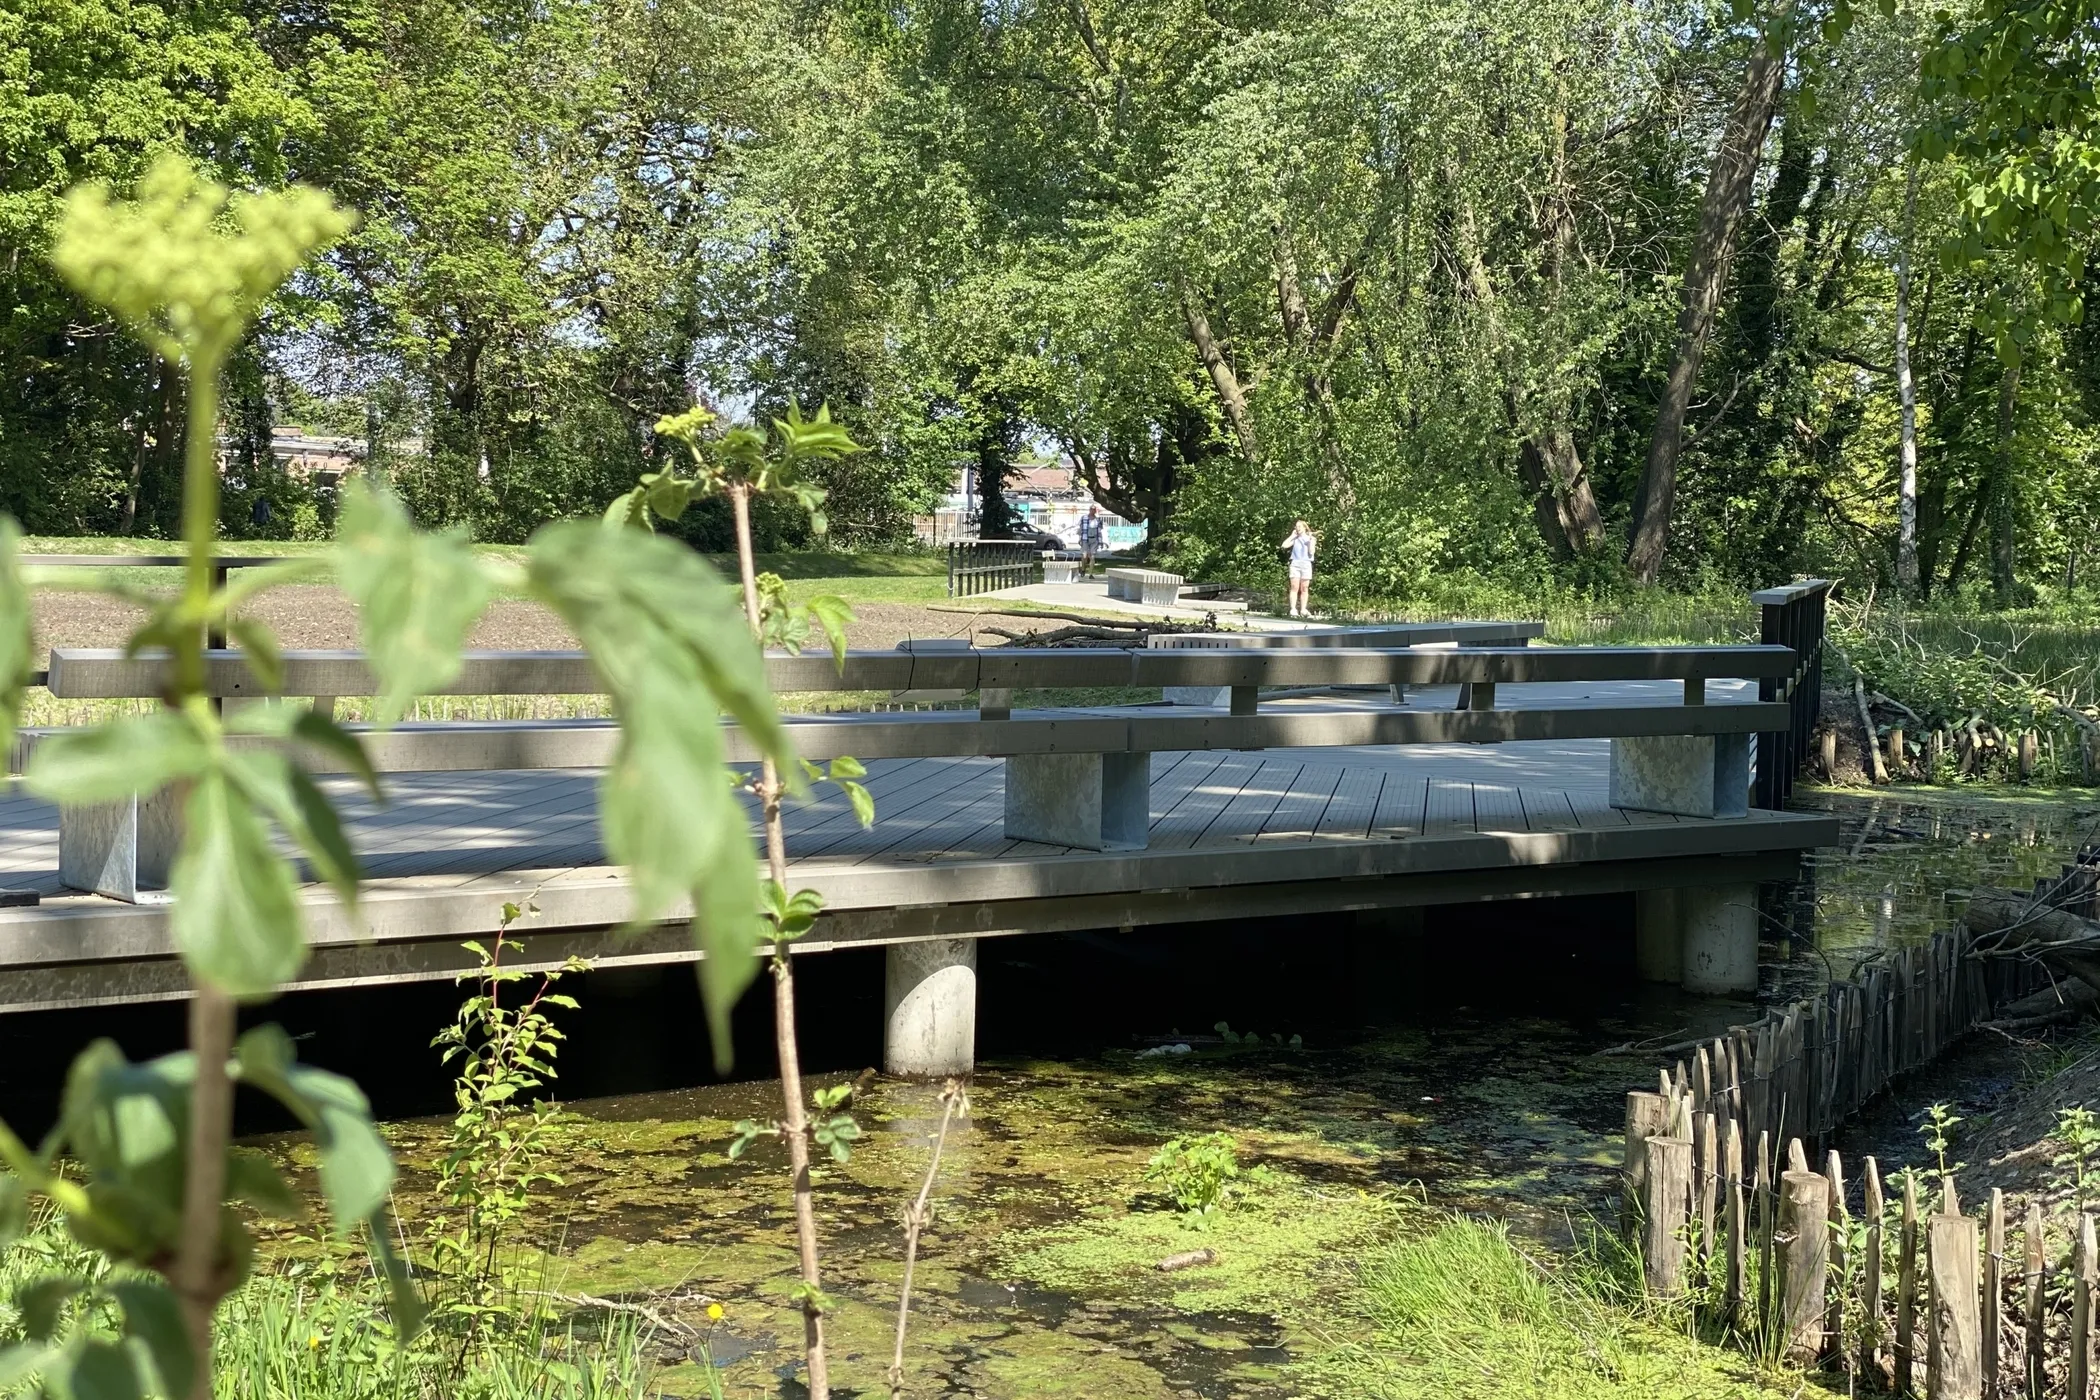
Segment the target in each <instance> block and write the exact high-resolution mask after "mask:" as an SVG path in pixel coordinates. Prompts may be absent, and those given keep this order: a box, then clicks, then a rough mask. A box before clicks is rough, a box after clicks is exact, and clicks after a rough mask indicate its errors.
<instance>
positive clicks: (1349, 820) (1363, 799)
mask: <svg viewBox="0 0 2100 1400" xmlns="http://www.w3.org/2000/svg"><path fill="white" fill-rule="evenodd" d="M1386 782H1387V775H1386V774H1385V773H1384V772H1382V771H1380V770H1379V769H1376V768H1344V769H1343V770H1342V780H1341V781H1340V782H1339V783H1336V784H1335V788H1334V795H1333V796H1332V797H1331V798H1329V799H1328V802H1327V810H1326V811H1324V812H1322V813H1321V814H1320V825H1319V827H1318V828H1317V829H1316V830H1315V831H1314V832H1313V835H1314V836H1316V837H1318V836H1336V837H1361V836H1366V835H1368V834H1369V833H1370V830H1371V819H1372V818H1373V817H1375V816H1376V815H1377V814H1378V795H1379V793H1380V792H1381V791H1383V789H1384V788H1385V785H1386Z"/></svg>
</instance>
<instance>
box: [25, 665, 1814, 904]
mask: <svg viewBox="0 0 2100 1400" xmlns="http://www.w3.org/2000/svg"><path fill="white" fill-rule="evenodd" d="M166 665H167V662H166V660H165V658H163V657H155V656H151V655H148V656H143V657H137V658H126V657H125V656H124V654H123V653H122V652H121V651H116V650H83V649H61V650H55V651H53V652H52V653H51V660H50V667H49V670H48V671H47V673H46V682H47V684H48V685H49V687H50V689H51V692H52V694H53V695H54V696H57V697H60V698H67V699H89V698H119V697H151V696H155V695H158V694H160V693H161V692H162V688H163V680H164V678H163V672H164V670H165V667H166ZM1793 665H1794V653H1793V651H1792V650H1791V649H1790V648H1786V647H1569V648H1551V649H1539V650H1534V649H1530V648H1527V647H1522V646H1512V647H1481V648H1471V649H1464V650H1458V649H1450V650H1442V649H1425V648H1421V647H1389V648H1343V647H1324V646H1303V647H1277V648H1265V647H1224V648H1210V649H1195V648H1186V649H1161V650H1142V651H1130V650H1123V649H1112V648H1102V649H1084V650H1081V649H1073V650H1061V649H1060V650H1031V649H1023V648H997V649H990V650H971V649H968V648H964V647H956V646H954V645H953V644H952V643H951V644H948V645H938V644H934V645H926V644H919V645H914V646H912V647H911V648H910V649H908V650H898V651H889V652H852V653H849V654H848V656H847V659H846V664H845V666H844V667H843V668H840V667H837V666H835V665H834V663H833V661H832V658H831V657H830V656H828V655H811V656H786V655H773V656H769V657H768V658H767V659H766V668H767V679H768V681H769V683H770V684H771V685H772V687H773V689H774V690H775V691H778V692H794V691H836V690H890V691H913V690H918V691H925V690H952V691H959V692H963V693H968V692H972V691H974V692H976V693H977V695H978V703H979V708H978V710H977V711H976V712H974V713H972V712H969V711H946V712H932V713H923V714H914V715H887V714H885V715H851V716H848V715H811V716H790V717H789V718H788V720H787V728H788V732H789V735H790V737H791V739H792V741H793V743H794V745H795V747H796V750H797V751H798V752H799V753H801V754H802V755H803V756H804V757H806V758H810V759H828V758H835V757H838V756H840V755H843V754H852V755H853V756H855V757H857V758H862V759H869V758H922V757H995V758H1002V759H1004V760H1005V761H1006V799H1005V829H1006V833H1007V835H1008V836H1009V837H1012V838H1014V839H1020V840H1033V841H1042V842H1046V843H1049V844H1053V845H1060V846H1070V847H1075V848H1080V849H1088V850H1117V849H1137V848H1142V847H1143V846H1144V844H1145V840H1146V825H1147V821H1148V818H1149V791H1150V774H1151V755H1153V754H1154V753H1175V752H1183V751H1190V750H1204V749H1232V750H1259V749H1268V748H1325V747H1353V746H1360V745H1383V744H1425V743H1472V744H1493V743H1507V742H1517V741H1524V740H1535V739H1610V740H1612V741H1613V742H1612V764H1611V785H1612V801H1613V803H1614V804H1615V805H1619V806H1624V807H1631V808H1636V809H1641V810H1650V811H1663V812H1672V813H1676V814H1679V815H1687V816H1706V817H1726V816H1740V815H1743V814H1744V813H1745V811H1746V810H1747V792H1748V784H1749V755H1750V736H1751V735H1752V734H1756V733H1769V732H1773V731H1774V730H1777V729H1783V728H1784V727H1785V724H1786V721H1787V706H1786V705H1785V704H1783V703H1779V702H1760V703H1752V704H1727V705H1713V706H1708V705H1706V704H1705V682H1706V680H1707V679H1710V678H1749V679H1762V678H1766V677H1770V676H1783V675H1787V674H1789V672H1790V668H1791V667H1792V666H1793ZM1597 680H1674V681H1681V682H1682V683H1683V685H1684V695H1683V703H1682V704H1616V705H1610V704H1607V705H1572V706H1560V707H1537V708H1497V707H1496V704H1495V699H1496V687H1497V686H1498V685H1500V684H1508V683H1521V682H1526V681H1597ZM1452 682H1459V683H1462V684H1464V685H1465V686H1466V687H1467V702H1466V704H1465V706H1464V707H1463V708H1460V709H1456V710H1444V711H1410V710H1351V711H1344V712H1326V713H1295V714H1291V713H1270V714H1262V713H1259V699H1260V688H1261V687H1262V686H1264V685H1271V686H1292V685H1301V686H1302V685H1338V684H1343V685H1345V684H1356V685H1366V684H1369V685H1391V684H1418V685H1420V684H1431V685H1433V684H1449V683H1452ZM1173 685H1187V686H1201V687H1207V688H1216V689H1222V690H1224V691H1225V692H1226V693H1227V696H1228V699H1229V709H1228V712H1227V713H1223V714H1219V713H1215V712H1213V713H1208V714H1193V713H1176V712H1174V711H1172V710H1165V711H1160V710H1145V709H1142V708H1133V709H1128V710H1119V711H1115V712H1113V713H1103V712H1101V711H1100V710H1094V711H1091V712H1080V713H1070V712H1059V711H1039V712H1035V713H1026V714H1022V715H1018V716H1017V715H1015V714H1014V713H1013V711H1012V695H1013V691H1014V690H1015V689H1017V688H1021V687H1029V688H1049V687H1084V688H1095V687H1113V688H1122V687H1144V688H1149V687H1153V686H1160V687H1166V686H1173ZM601 689H602V687H601V685H600V683H599V681H598V679H597V675H596V672H595V670H594V669H593V667H592V665H591V662H590V659H589V658H588V657H587V656H585V655H583V654H582V653H580V652H471V653H468V655H467V656H466V658H465V660H464V664H463V665H462V668H461V671H460V675H459V677H458V678H457V679H456V680H454V681H453V683H452V684H451V685H449V686H446V687H445V688H444V693H447V694H455V695H563V694H591V693H596V692H598V691H600V690H601ZM206 690H207V691H208V692H209V693H211V694H213V695H216V696H219V697H222V698H226V699H233V698H240V697H253V698H262V697H264V696H265V692H264V691H263V689H262V687H261V685H260V684H259V683H258V682H257V681H256V679H255V677H254V675H253V673H251V672H250V671H249V670H248V668H247V666H246V665H245V663H244V662H243V660H242V658H241V656H240V654H239V653H238V652H232V651H223V650H221V651H213V652H211V653H209V654H208V655H207V658H206ZM376 690H377V685H376V682H375V679H374V677H373V676H372V674H371V672H370V670H369V668H367V667H366V665H365V663H364V660H363V658H362V657H361V656H360V655H359V654H358V653H355V652H296V651H295V652H288V653H286V654H285V656H284V684H283V686H282V688H281V690H280V691H278V692H277V694H278V695H279V696H282V697H287V698H307V699H312V700H314V702H315V703H316V704H321V703H324V702H329V703H332V702H330V700H329V698H330V697H337V696H345V695H370V694H373V693H375V692H376ZM362 735H363V738H364V742H365V746H366V750H367V752H368V754H369V756H370V758H371V761H372V763H373V766H374V767H376V768H377V769H379V770H380V771H382V772H447V771H480V770H492V771H505V770H517V769H595V768H602V767H603V766H605V764H606V763H607V762H609V761H610V759H611V757H612V754H613V751H614V747H615V745H616V743H617V741H618V729H617V727H616V726H615V725H613V724H612V723H611V722H609V721H603V720H572V721H562V720H524V721H474V722H469V721H450V722H436V723H417V724H402V725H397V726H394V727H393V728H391V729H387V730H373V729H363V730H362ZM40 737H41V735H40V734H39V733H37V732H34V731H32V732H28V733H25V734H24V735H23V736H22V737H21V740H20V742H19V743H18V745H17V749H16V752H15V755H14V764H15V769H16V771H20V770H21V767H22V766H23V764H24V763H26V761H27V758H28V756H29V754H30V752H31V751H33V749H34V747H35V744H36V743H37V742H38V741H39V739H40ZM234 742H236V743H240V742H253V741H247V740H239V739H236V740H235V741H234ZM723 747H724V752H725V757H726V758H727V759H728V761H730V762H755V761H756V760H757V758H758V756H759V755H758V753H757V751H756V749H755V748H754V747H753V746H752V745H751V743H750V742H749V741H748V740H747V739H746V738H745V736H744V735H743V734H742V733H741V732H740V731H738V730H737V729H735V728H734V727H733V726H725V729H724V733H723ZM308 761H309V764H310V766H311V767H312V768H313V769H314V771H317V772H335V771H342V766H341V764H340V762H339V761H336V760H331V759H329V758H328V757H327V756H325V755H321V754H310V755H308ZM178 840H179V824H178V822H177V820H176V817H175V812H174V807H173V801H172V797H171V795H170V794H168V793H166V792H165V791H164V792H162V793H160V794H156V795H154V796H152V797H149V798H147V799H145V800H143V801H141V800H139V799H133V800H131V801H129V802H126V803H115V804H106V805H102V806H97V807H92V808H69V809H66V810H65V811H62V812H61V814H60V837H59V842H60V856H59V861H60V868H61V878H63V879H64V880H65V881H66V883H68V884H70V885H73V886H74V887H75V888H81V889H89V890H94V891H97V892H100V893H104V894H110V895H114V896H116V897H118V898H124V899H133V900H136V899H139V898H140V897H141V896H142V894H143V895H146V896H147V897H150V891H151V890H153V889H154V888H156V887H164V886H165V883H166V874H167V866H168V863H169V861H170V860H171V859H172V857H173V854H174V848H175V845H176V843H177V841H178Z"/></svg>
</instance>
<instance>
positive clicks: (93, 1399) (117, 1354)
mask: <svg viewBox="0 0 2100 1400" xmlns="http://www.w3.org/2000/svg"><path fill="white" fill-rule="evenodd" d="M62 1375H63V1385H64V1388H65V1394H66V1396H67V1400H139V1397H140V1395H141V1391H140V1388H139V1373H138V1368H137V1367H136V1366H134V1365H132V1364H131V1355H130V1353H128V1352H126V1351H125V1350H124V1348H123V1347H121V1346H118V1345H117V1344H116V1343H115V1342H104V1341H93V1340H90V1341H82V1342H76V1343H75V1344H74V1345H73V1346H72V1347H70V1348H68V1349H67V1356H66V1360H65V1363H64V1370H63V1372H62Z"/></svg>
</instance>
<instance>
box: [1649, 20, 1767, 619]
mask: <svg viewBox="0 0 2100 1400" xmlns="http://www.w3.org/2000/svg"><path fill="white" fill-rule="evenodd" d="M1788 30H1789V25H1788V22H1787V21H1786V20H1784V19H1780V20H1776V21H1773V22H1768V23H1767V24H1765V25H1763V26H1761V27H1760V30H1759V32H1758V34H1757V35H1756V36H1755V38H1753V39H1752V40H1751V43H1750V53H1749V57H1748V58H1747V59H1746V60H1745V62H1744V64H1743V80H1742V86H1741V87H1740V88H1739V89H1738V90H1737V92H1736V98H1735V106H1734V108H1733V109H1732V110H1731V111H1730V113H1729V115H1728V124H1727V126H1726V127H1725V128H1724V129H1723V131H1722V135H1721V141H1720V145H1719V146H1718V147H1717V148H1716V150H1715V152H1714V159H1713V164H1712V165H1711V166H1710V167H1709V168H1708V170H1707V175H1706V194H1705V196H1704V198H1702V199H1701V201H1700V204H1699V222H1698V226H1697V228H1696V230H1695V231H1694V234H1693V238H1692V251H1691V257H1690V259H1689V261H1688V262H1687V264H1686V267H1685V272H1684V290H1683V294H1682V300H1681V305H1680V308H1679V310H1678V313H1677V341H1676V345H1675V347H1674V348H1673V349H1672V351H1671V353H1670V365H1669V372H1668V374H1667V375H1666V376H1665V378H1664V380H1663V392H1662V400H1661V402H1660V403H1658V404H1657V405H1656V409H1655V427H1654V429H1653V430H1652V431H1651V432H1650V434H1649V437H1648V458H1647V462H1646V464H1645V465H1644V466H1643V467H1642V469H1641V479H1640V487H1639V490H1638V491H1637V493H1636V494H1635V496H1634V502H1633V524H1632V529H1631V532H1630V534H1629V536H1628V539H1627V546H1626V565H1627V568H1628V569H1630V570H1631V571H1632V573H1633V575H1634V577H1635V578H1637V579H1639V580H1640V581H1641V582H1642V583H1651V584H1652V583H1654V582H1655V578H1656V575H1657V574H1658V573H1659V572H1660V571H1661V569H1662V563H1663V553H1664V550H1665V548H1666V547H1667V546H1668V543H1669V537H1670V517H1671V514H1672V513H1673V511H1674V510H1675V508H1676V504H1677V455H1678V453H1679V452H1680V451H1681V450H1682V448H1683V446H1684V420H1685V412H1686V410H1687V409H1688V408H1689V407H1690V405H1691V399H1692V388H1693V386H1694V384H1696V383H1697V382H1698V378H1699V359H1700V356H1701V355H1702V354H1703V353H1704V352H1705V349H1706V338H1707V335H1708V333H1709V332H1710V331H1711V330H1712V329H1713V323H1714V317H1715V315H1716V314H1717V313H1718V311H1719V310H1720V306H1721V294H1722V291H1723V290H1724V288H1725V287H1726V286H1727V281H1728V263H1729V259H1730V257H1731V256H1732V255H1733V254H1734V252H1735V238H1736V226H1737V225H1738V224H1739V223H1741V222H1742V218H1743V214H1744V211H1745V210H1746V209H1747V208H1748V207H1749V203H1750V192H1751V187H1752V185H1753V183H1754V182H1755V180H1756V178H1757V167H1758V164H1759V162H1760V160H1761V159H1762V157H1763V153H1764V146H1765V136H1766V133H1768V132H1769V131H1770V130H1771V127H1772V118H1773V116H1774V115H1775V114H1776V113H1777V112H1778V110H1779V95H1780V90H1781V88H1782V86H1783V84H1784V83H1785V80H1786V58H1787V55H1786V35H1787V33H1788Z"/></svg>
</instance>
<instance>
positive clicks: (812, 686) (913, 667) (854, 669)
mask: <svg viewBox="0 0 2100 1400" xmlns="http://www.w3.org/2000/svg"><path fill="white" fill-rule="evenodd" d="M167 665H168V660H167V658H166V656H165V655H162V654H154V653H148V654H146V655H143V656H138V657H127V656H126V655H125V654H124V652H123V651H122V650H120V649H117V648H84V647H62V648H54V649H53V650H52V652H51V663H50V669H49V671H48V673H47V677H46V680H47V684H48V685H49V686H50V689H51V693H52V694H53V695H54V696H57V697H59V698H61V699H73V700H85V699H119V698H125V697H151V696H157V695H159V694H161V693H162V691H163V690H164V689H165V686H166V668H167ZM765 666H766V679H767V682H768V684H769V685H771V687H772V688H773V689H774V690H775V691H779V692H796V691H841V690H960V691H982V690H1014V689H1022V688H1026V689H1051V688H1059V687H1142V688H1150V687H1154V686H1161V687H1163V686H1198V687H1201V686H1214V687H1226V688H1253V687H1259V686H1303V685H1454V684H1455V685H1471V686H1475V687H1492V686H1494V685H1497V684H1525V683H1536V682H1553V681H1560V682H1570V681H1576V682H1579V681H1629V680H1662V681H1684V682H1688V683H1698V682H1703V681H1707V680H1726V679H1743V680H1757V681H1760V682H1761V683H1763V684H1764V685H1768V686H1769V685H1775V684H1777V683H1778V682H1780V681H1781V680H1783V679H1785V678H1789V677H1792V676H1793V675H1795V674H1796V673H1797V672H1798V670H1799V666H1798V664H1797V658H1796V654H1795V653H1794V652H1793V651H1792V650H1791V649H1789V648H1787V647H1783V646H1685V647H1522V646H1514V647H1466V648H1452V649H1443V648H1435V649H1430V648H1410V647H1386V648H1371V647H1357V648H1342V647H1334V648H1327V647H1306V648H1279V649H1275V650H1269V649H1264V648H1233V649H1229V650H1217V651H1197V650H1189V651H1181V650H1124V649H1121V648H1114V647H1104V648H1058V649H1049V648H1045V649H1041V650H1035V649H1030V648H1023V647H991V648H985V649H982V650H963V649H957V650H953V651H916V652H914V651H851V652H848V653H846V658H845V661H844V663H843V664H842V665H841V664H839V663H836V662H834V660H833V659H832V657H831V656H830V654H828V653H823V652H818V653H810V654H805V655H800V656H790V655H787V654H785V653H779V652H776V653H773V654H770V655H768V656H767V657H766V658H765ZM282 672H283V675H282V680H281V683H280V685H279V686H278V688H277V689H275V690H270V689H266V688H265V687H264V686H263V684H262V682H261V681H260V680H259V679H258V678H257V677H256V676H255V674H254V673H253V672H252V671H251V670H250V669H249V667H248V665H247V663H246V660H245V658H244V657H243V656H242V654H241V653H240V652H238V651H229V650H214V651H211V652H207V653H206V655H205V693H207V694H210V695H216V696H260V695H272V694H274V695H290V696H302V697H311V696H346V695H372V694H376V693H377V691H378V688H379V687H378V682H377V679H376V678H375V677H374V676H373V674H372V672H371V669H370V668H369V667H368V666H367V665H366V664H365V660H364V656H363V654H362V653H361V652H356V651H288V652H285V653H284V655H283V658H282ZM602 692H603V685H602V683H601V682H600V681H599V679H598V674H597V672H596V670H595V669H594V668H593V666H592V664H591V660H590V657H589V656H588V655H587V654H586V653H584V652H581V651H528V652H506V651H471V652H468V653H466V655H465V657H464V659H463V662H462V665H461V668H460V673H459V675H458V676H457V677H456V678H455V679H454V680H453V681H452V682H451V683H450V684H448V685H446V686H445V687H443V688H442V690H440V691H436V692H433V693H437V694H447V695H591V694H600V693H602ZM1481 698H1482V699H1485V700H1487V701H1488V702H1489V703H1488V705H1483V706H1482V708H1488V707H1490V706H1491V703H1492V697H1491V695H1490V696H1484V697H1481ZM1764 698H1766V699H1774V698H1778V697H1777V696H1766V697H1764Z"/></svg>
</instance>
